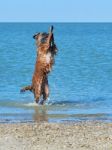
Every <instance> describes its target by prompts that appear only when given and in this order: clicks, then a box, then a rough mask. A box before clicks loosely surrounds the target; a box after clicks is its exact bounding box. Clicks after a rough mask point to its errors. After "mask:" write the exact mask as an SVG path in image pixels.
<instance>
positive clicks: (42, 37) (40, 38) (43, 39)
mask: <svg viewBox="0 0 112 150" xmlns="http://www.w3.org/2000/svg"><path fill="white" fill-rule="evenodd" d="M48 36H49V34H48V33H36V34H35V35H34V36H33V38H34V39H35V40H36V43H37V46H40V44H46V43H47V40H48Z"/></svg>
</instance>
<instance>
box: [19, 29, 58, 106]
mask: <svg viewBox="0 0 112 150" xmlns="http://www.w3.org/2000/svg"><path fill="white" fill-rule="evenodd" d="M33 38H34V39H35V40H36V45H37V47H38V51H37V60H36V65H35V71H34V74H33V78H32V85H30V86H26V87H24V88H23V89H21V92H24V91H26V90H30V91H31V92H33V93H34V97H35V101H36V103H39V100H40V97H41V96H43V100H42V101H41V102H40V104H43V103H44V101H45V100H46V99H47V98H48V96H49V86H48V73H49V72H50V71H51V69H52V66H53V64H54V56H55V55H56V52H57V48H56V45H55V43H54V36H53V26H52V27H51V28H50V32H49V33H38V34H35V35H34V36H33Z"/></svg>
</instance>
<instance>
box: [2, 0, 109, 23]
mask: <svg viewBox="0 0 112 150" xmlns="http://www.w3.org/2000/svg"><path fill="white" fill-rule="evenodd" d="M0 22H112V0H0Z"/></svg>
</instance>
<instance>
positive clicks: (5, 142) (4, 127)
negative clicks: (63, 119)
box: [0, 122, 112, 150]
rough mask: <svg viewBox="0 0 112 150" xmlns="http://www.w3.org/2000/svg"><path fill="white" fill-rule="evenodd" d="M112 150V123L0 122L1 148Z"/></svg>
mask: <svg viewBox="0 0 112 150" xmlns="http://www.w3.org/2000/svg"><path fill="white" fill-rule="evenodd" d="M62 149H63V150H111V149H112V123H104V122H79V123H64V124H61V123H17V124H0V150H62Z"/></svg>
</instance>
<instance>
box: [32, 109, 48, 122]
mask: <svg viewBox="0 0 112 150" xmlns="http://www.w3.org/2000/svg"><path fill="white" fill-rule="evenodd" d="M32 117H33V120H34V122H38V123H40V122H48V114H47V108H46V106H34V114H33V116H32Z"/></svg>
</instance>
